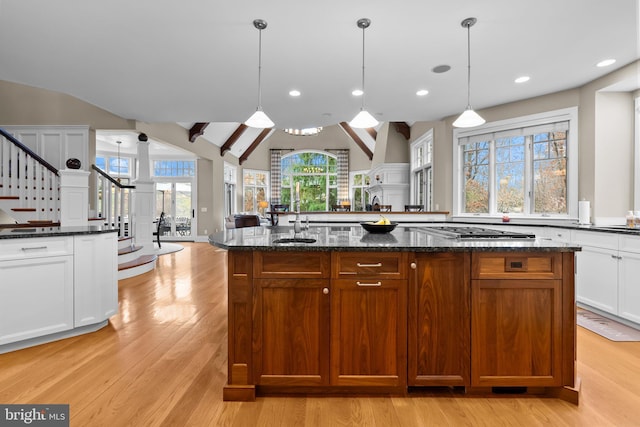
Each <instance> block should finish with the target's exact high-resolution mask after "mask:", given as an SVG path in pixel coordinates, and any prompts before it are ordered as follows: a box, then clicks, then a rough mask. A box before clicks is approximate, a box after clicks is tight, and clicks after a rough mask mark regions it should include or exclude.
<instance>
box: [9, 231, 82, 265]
mask: <svg viewBox="0 0 640 427" xmlns="http://www.w3.org/2000/svg"><path fill="white" fill-rule="evenodd" d="M71 254H73V237H72V236H68V237H41V238H40V237H39V238H33V239H3V240H2V243H0V260H3V261H6V260H14V259H29V258H42V257H50V256H58V255H71Z"/></svg>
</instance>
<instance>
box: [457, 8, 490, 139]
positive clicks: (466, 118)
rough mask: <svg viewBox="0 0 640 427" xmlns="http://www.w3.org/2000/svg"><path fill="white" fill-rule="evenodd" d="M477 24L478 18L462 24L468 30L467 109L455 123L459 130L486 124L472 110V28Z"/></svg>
mask: <svg viewBox="0 0 640 427" xmlns="http://www.w3.org/2000/svg"><path fill="white" fill-rule="evenodd" d="M476 22H477V19H476V18H467V19H465V20H464V21H462V22H461V23H460V25H462V27H463V28H466V29H467V108H466V109H465V110H464V111H463V112H462V114H460V117H458V118H457V119H456V121H455V122H453V126H455V127H457V128H470V127H474V126H480V125H481V124H484V122H485V120H484V119H483V118H482V117H480V115H479V114H478V113H476V112H475V111H473V108H471V27H473V25H474V24H475V23H476Z"/></svg>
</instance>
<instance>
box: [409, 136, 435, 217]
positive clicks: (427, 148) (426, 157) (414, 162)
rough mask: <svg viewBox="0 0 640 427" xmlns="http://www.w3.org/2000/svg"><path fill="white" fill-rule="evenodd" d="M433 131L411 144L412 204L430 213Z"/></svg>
mask: <svg viewBox="0 0 640 427" xmlns="http://www.w3.org/2000/svg"><path fill="white" fill-rule="evenodd" d="M432 162H433V130H429V132H427V133H426V134H425V135H424V136H423V137H421V138H419V139H417V140H416V141H414V142H413V143H412V144H411V204H414V205H421V206H422V207H423V208H424V210H425V211H430V210H433V209H432V205H433V196H432V194H433V192H432V189H433V167H432V164H433V163H432Z"/></svg>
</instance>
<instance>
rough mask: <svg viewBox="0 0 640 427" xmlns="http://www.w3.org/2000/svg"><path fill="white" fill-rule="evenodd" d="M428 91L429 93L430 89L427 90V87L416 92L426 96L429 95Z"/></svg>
mask: <svg viewBox="0 0 640 427" xmlns="http://www.w3.org/2000/svg"><path fill="white" fill-rule="evenodd" d="M428 93H429V91H428V90H426V89H420V90H419V91H417V92H416V95H418V96H425V95H427V94H428Z"/></svg>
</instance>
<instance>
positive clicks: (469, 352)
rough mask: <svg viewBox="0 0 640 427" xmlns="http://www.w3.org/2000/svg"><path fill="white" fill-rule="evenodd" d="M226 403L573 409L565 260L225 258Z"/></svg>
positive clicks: (386, 255) (454, 255) (439, 255)
mask: <svg viewBox="0 0 640 427" xmlns="http://www.w3.org/2000/svg"><path fill="white" fill-rule="evenodd" d="M228 268H229V271H228V278H229V382H228V384H227V386H226V387H225V389H224V399H225V400H253V399H255V396H256V393H258V394H265V395H273V394H295V393H305V394H310V393H317V394H335V393H340V394H345V393H347V394H349V393H352V394H354V393H355V394H379V393H384V394H396V395H404V394H406V393H408V391H409V388H411V390H414V389H415V388H418V389H419V388H421V387H443V386H448V387H463V388H464V390H465V391H468V392H492V391H498V389H500V390H502V388H505V387H511V388H513V387H516V388H517V387H519V388H524V389H525V390H526V391H530V392H536V393H546V394H551V395H555V396H560V397H563V398H566V399H568V400H574V401H577V397H572V396H573V395H574V394H577V392H576V391H575V390H574V389H573V387H574V384H575V305H574V295H573V253H572V252H494V251H488V252H474V251H451V252H402V251H398V252H389V251H387V252H367V251H345V252H341V251H285V252H281V251H260V250H255V251H229V252H228Z"/></svg>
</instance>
